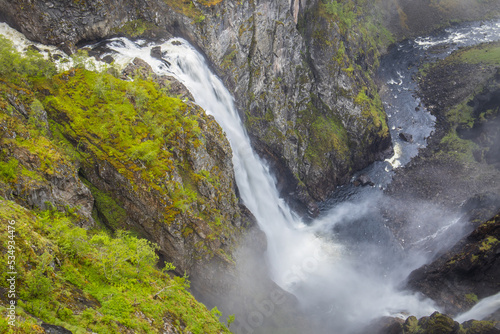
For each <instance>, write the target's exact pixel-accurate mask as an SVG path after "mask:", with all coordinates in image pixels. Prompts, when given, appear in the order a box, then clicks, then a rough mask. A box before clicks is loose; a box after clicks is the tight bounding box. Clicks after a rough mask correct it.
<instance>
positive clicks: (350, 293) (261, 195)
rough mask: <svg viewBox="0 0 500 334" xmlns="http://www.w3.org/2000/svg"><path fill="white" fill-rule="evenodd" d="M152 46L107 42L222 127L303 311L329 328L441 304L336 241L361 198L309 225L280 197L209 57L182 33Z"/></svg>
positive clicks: (277, 267) (273, 263)
mask: <svg viewBox="0 0 500 334" xmlns="http://www.w3.org/2000/svg"><path fill="white" fill-rule="evenodd" d="M153 46H154V45H148V44H146V43H143V44H141V42H140V41H139V42H132V41H130V40H127V39H125V38H117V39H113V40H110V41H109V42H107V45H106V47H107V48H109V49H111V50H113V51H114V52H116V54H113V57H114V58H115V60H116V62H118V63H120V62H121V63H128V62H129V61H130V60H132V59H133V58H135V57H139V58H141V59H143V60H145V61H146V62H147V63H149V65H151V67H152V68H153V70H154V71H155V72H156V73H157V74H167V75H172V76H174V77H176V78H177V79H178V80H179V81H180V82H182V83H183V84H184V85H185V86H186V87H187V88H188V90H189V91H190V92H191V94H192V95H193V97H194V99H195V101H196V103H197V104H198V105H200V106H201V107H202V108H203V109H204V110H205V111H206V112H207V113H208V114H210V115H213V116H214V117H215V119H216V120H217V122H218V123H219V124H220V125H221V127H222V128H223V130H224V131H225V133H226V136H227V138H228V139H229V141H230V144H231V147H232V150H233V164H234V171H235V178H236V183H237V186H238V189H239V192H240V195H241V198H242V200H243V202H244V204H245V205H246V206H247V208H248V209H249V210H250V211H251V212H252V213H253V214H254V216H255V217H256V219H257V222H258V224H259V227H260V228H261V229H262V230H263V231H264V232H265V234H266V236H267V240H268V249H267V262H268V266H269V268H270V271H271V275H272V277H271V278H272V279H273V280H274V281H275V282H276V283H277V284H278V285H280V286H281V287H282V288H284V289H285V290H288V291H289V292H291V293H293V294H295V295H296V296H297V297H298V298H299V300H300V301H301V303H302V305H303V306H304V308H305V309H308V310H312V311H313V312H315V313H316V315H317V314H319V316H320V317H325V318H328V319H330V321H332V324H329V326H337V327H339V326H340V328H342V329H343V330H346V328H347V327H346V326H349V325H348V324H352V323H356V322H357V323H360V322H361V321H362V320H370V319H373V318H376V317H378V316H382V315H398V314H402V313H401V312H403V313H405V312H407V313H408V314H414V315H417V316H418V315H421V316H423V315H428V314H430V313H432V312H433V311H434V310H435V307H434V306H433V304H432V303H431V302H430V301H429V300H423V299H422V298H420V297H419V296H418V295H416V294H412V293H408V292H401V291H399V290H398V289H396V288H395V286H396V284H398V283H400V281H397V282H396V281H395V280H394V278H393V277H392V278H391V277H388V276H387V275H384V274H383V273H382V272H383V270H377V267H379V266H380V265H379V264H378V262H377V261H378V260H377V261H374V263H373V264H371V265H369V266H368V267H364V264H363V263H360V262H359V261H357V260H356V258H355V257H353V256H352V254H351V253H350V252H349V251H347V250H346V247H345V246H346V245H345V244H342V243H341V242H340V241H338V240H337V241H335V240H332V239H331V237H330V236H329V235H330V234H331V232H328V229H329V228H331V227H332V226H333V225H334V224H335V223H339V224H340V223H341V221H342V220H343V219H349V217H351V218H352V215H353V214H354V215H355V216H357V217H358V218H359V217H361V216H359V214H361V213H363V211H364V210H363V209H362V208H363V203H361V204H360V206H357V205H356V204H352V203H350V204H346V206H343V207H342V208H337V209H336V210H332V211H331V212H330V213H329V214H327V215H326V216H325V217H323V218H321V219H318V220H316V221H315V222H314V223H313V224H311V225H306V224H304V223H303V222H302V221H300V219H299V218H298V217H297V216H296V215H295V214H294V213H293V212H292V211H291V209H290V208H289V207H288V206H287V204H286V203H285V201H284V200H283V199H281V198H280V197H279V194H278V190H277V188H276V185H275V180H274V178H273V177H272V175H271V173H270V171H269V168H268V166H267V165H266V164H265V163H264V162H263V161H262V160H261V159H260V158H259V157H258V156H257V155H256V154H255V152H254V151H253V149H252V147H251V144H250V139H249V137H248V135H247V133H246V131H245V128H244V126H243V123H242V121H241V119H240V117H239V114H238V111H237V109H236V108H235V105H234V101H233V98H232V96H231V94H230V93H229V91H228V90H227V89H226V88H225V87H224V85H223V83H222V82H221V80H220V79H219V78H218V77H217V76H216V75H214V74H213V73H212V72H211V71H210V70H209V67H208V66H207V64H206V62H205V60H204V58H203V56H201V55H200V54H199V53H198V52H197V51H196V50H195V49H194V48H193V47H192V46H190V45H189V44H188V43H187V42H186V41H184V40H182V39H180V38H175V39H172V40H169V41H167V42H165V43H163V44H162V45H161V49H162V51H163V56H162V59H157V58H153V57H151V56H150V51H151V49H152V47H153ZM339 210H340V211H339ZM356 213H357V214H358V215H356ZM365 213H366V212H365ZM372 253H376V252H375V251H372ZM377 256H378V257H379V258H382V257H385V255H384V254H378V253H377ZM373 258H375V256H374V257H373ZM363 267H364V268H363ZM321 321H322V320H321Z"/></svg>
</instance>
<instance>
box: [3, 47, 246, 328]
mask: <svg viewBox="0 0 500 334" xmlns="http://www.w3.org/2000/svg"><path fill="white" fill-rule="evenodd" d="M82 59H84V58H82V57H77V58H75V60H82ZM0 63H1V64H2V66H1V70H0V88H1V89H0V109H1V113H0V115H1V121H0V122H1V140H0V147H1V162H0V193H1V196H2V198H3V200H2V204H1V205H2V208H4V210H3V211H2V219H3V220H4V221H9V220H12V219H14V220H19V224H20V225H19V231H20V232H19V234H16V237H19V239H16V240H17V241H16V243H18V249H17V251H16V252H17V253H16V254H17V255H16V256H18V257H19V261H18V262H17V265H18V266H19V268H18V269H19V270H18V271H19V277H18V281H17V282H18V287H19V288H20V290H19V291H20V293H21V295H20V300H19V303H20V304H19V305H21V306H22V307H23V309H25V310H27V311H28V312H30V313H31V314H32V315H35V316H36V317H38V318H41V319H42V320H44V321H47V322H53V321H55V320H54V319H58V321H62V322H66V320H68V323H69V324H70V325H71V326H76V327H77V328H80V327H78V326H79V325H78V323H79V321H80V320H81V319H80V318H81V316H80V315H81V314H87V316H89V312H90V313H91V314H97V315H100V316H102V314H104V319H97V318H95V317H94V316H92V317H90V318H89V319H88V320H89V321H90V322H89V323H88V322H83V323H84V324H86V325H82V326H84V327H82V330H85V328H86V327H85V326H90V328H92V324H94V325H95V326H97V327H96V328H100V326H104V327H103V328H108V327H109V326H110V327H109V328H110V329H109V330H111V331H119V332H126V331H128V330H135V331H139V332H150V331H154V330H158V329H159V328H161V327H162V326H163V327H165V326H166V327H165V330H172V331H173V332H176V331H184V332H187V331H189V332H193V331H194V332H199V333H201V332H205V331H207V330H208V331H210V332H220V331H224V330H225V329H224V328H223V326H221V325H220V323H218V322H217V321H216V320H214V318H213V317H212V315H210V314H209V313H207V312H206V310H205V311H203V310H204V307H203V306H201V305H200V304H198V303H197V302H195V301H194V299H193V298H192V296H190V295H189V293H187V292H182V291H184V288H183V285H182V284H180V283H179V284H180V285H179V284H178V285H175V286H176V287H177V286H178V288H179V289H180V290H178V289H177V288H175V289H176V290H175V291H177V290H178V291H179V293H180V295H175V294H174V295H172V296H178V297H179V298H180V299H176V300H177V301H176V302H175V303H174V304H169V305H163V304H162V303H154V304H162V305H163V306H162V305H156V306H154V307H153V306H151V307H153V308H158V309H155V310H154V311H153V310H152V309H148V310H146V309H144V308H143V307H145V306H144V305H149V304H151V302H149V301H148V300H149V299H150V298H153V297H155V298H154V299H156V298H160V297H158V295H159V292H158V291H160V290H161V291H168V290H169V289H167V287H165V286H160V285H161V284H160V285H156V283H154V284H153V283H152V282H157V281H158V280H162V281H164V282H166V283H165V284H166V285H169V284H171V283H169V282H172V284H174V281H171V279H170V278H169V277H168V275H165V274H164V273H161V272H160V270H158V269H155V265H156V264H157V261H158V256H160V258H161V261H159V262H158V265H159V266H160V267H163V266H164V263H165V260H166V261H167V262H169V263H172V262H173V263H174V265H168V266H167V267H166V268H167V270H169V271H170V272H171V273H174V272H175V273H177V274H178V275H179V276H180V275H193V276H195V277H196V278H197V281H196V282H197V284H195V286H194V289H195V290H196V289H200V290H203V289H204V290H207V291H210V292H211V293H214V294H219V293H222V294H223V293H224V291H223V289H224V288H226V286H227V285H224V284H228V282H230V281H231V280H230V278H228V277H230V272H231V268H233V267H234V264H233V260H232V258H231V254H232V252H233V250H234V248H235V245H236V243H237V241H238V240H239V238H240V236H241V231H240V230H241V226H242V225H244V224H246V223H247V222H248V217H249V214H248V213H247V212H246V211H244V210H242V207H240V206H239V204H238V199H237V197H236V192H235V191H236V189H235V185H234V173H233V169H232V164H231V149H230V147H229V143H228V142H227V139H226V138H225V137H224V136H223V134H222V130H221V129H220V127H219V126H218V124H217V123H216V122H215V121H214V120H213V118H211V117H208V116H207V115H206V114H205V113H204V111H203V110H201V109H200V108H199V107H197V106H196V105H194V104H192V103H190V102H189V101H182V100H180V99H179V98H174V97H171V96H170V95H171V93H170V90H171V89H173V90H175V91H176V93H178V92H179V91H178V89H179V84H178V83H175V82H172V81H171V80H169V79H168V78H158V77H154V78H153V77H152V76H151V75H147V73H148V70H147V69H144V68H140V67H139V68H137V69H136V70H138V71H139V72H141V71H142V72H143V74H145V75H147V76H148V77H149V79H145V78H141V77H140V76H137V77H136V78H135V80H133V81H125V80H121V79H119V78H116V77H114V76H113V75H112V74H109V73H107V72H92V71H88V70H86V69H84V68H83V67H78V65H79V64H80V65H81V63H78V62H75V64H76V66H77V68H73V69H71V70H69V71H66V72H62V73H59V74H57V73H56V68H55V66H54V65H53V64H52V63H51V62H50V61H46V60H44V59H43V58H42V57H41V55H39V54H38V53H37V52H36V51H29V52H28V56H27V57H26V58H23V57H21V56H20V55H19V54H18V53H16V52H14V51H13V48H12V45H11V43H10V42H9V41H7V40H6V39H4V38H3V37H2V38H1V39H0ZM111 72H113V71H111ZM180 89H181V90H182V88H180ZM51 220H53V222H51ZM73 224H75V225H78V226H83V227H85V228H86V229H87V230H84V229H82V228H77V227H74V226H73ZM120 230H128V231H130V233H132V234H124V233H123V232H120ZM16 231H17V230H16ZM102 231H107V232H108V234H106V233H104V232H102ZM109 234H114V235H115V236H116V237H117V238H116V239H112V238H110V236H109ZM38 235H42V237H38ZM132 235H133V236H132ZM136 236H138V237H141V238H147V239H149V240H150V241H152V242H153V243H152V242H150V241H146V239H138V238H137V237H136ZM6 237H7V235H6V234H4V235H3V236H2V240H3V244H2V245H3V246H2V247H4V248H3V252H2V253H3V254H7V238H6ZM40 238H41V239H40ZM21 239H22V240H21ZM34 243H37V245H35V244H34ZM31 244H33V245H34V248H33V251H34V253H33V252H32V251H31V250H30V247H31V246H30V245H31ZM156 245H158V246H156ZM58 247H59V248H58ZM141 247H142V248H143V249H142V250H141V249H139V248H141ZM134 249H136V250H137V254H129V252H134ZM142 251H144V252H145V253H144V254H142V253H139V252H142ZM32 253H33V254H32ZM29 254H32V257H30V258H29V260H25V256H28V255H29ZM42 254H50V255H47V256H45V255H44V256H45V257H44V256H42ZM37 255H38V256H40V257H37ZM45 258H47V259H48V258H50V259H48V260H47V259H45ZM44 259H45V260H44ZM54 259H56V260H54ZM25 261H28V262H25ZM43 261H45V262H43ZM54 261H56V262H55V263H56V264H54ZM67 261H69V262H68V263H67V265H68V266H69V269H68V270H70V273H69V274H67V275H66V273H65V274H64V275H62V274H61V275H57V272H58V271H60V270H63V269H61V266H62V265H63V264H62V263H63V262H64V263H66V262H67ZM141 261H145V262H144V263H143V264H140V265H139V262H141ZM49 263H51V264H50V267H51V268H52V269H49V268H48V267H47V265H48V264H49ZM141 263H142V262H141ZM3 265H6V262H4V264H3ZM134 265H137V267H136V269H137V270H136V271H135V274H133V273H132V272H134V269H133V268H134ZM143 265H144V266H145V267H144V268H143V267H142V266H143ZM205 266H210V267H211V269H212V271H209V270H204V268H205ZM99 270H100V273H99V274H97V273H96V271H99ZM63 271H64V270H63ZM2 272H3V273H4V275H5V273H6V272H7V271H2ZM214 272H215V274H219V273H220V272H227V273H228V276H227V277H226V278H227V279H228V281H224V280H218V279H214V278H213V277H211V276H210V274H213V273H214ZM54 273H56V274H55V276H54ZM139 273H140V275H139ZM215 274H213V275H215ZM33 275H38V276H36V277H37V278H36V279H35V278H30V277H32V276H33ZM68 275H69V276H68ZM138 275H139V276H138ZM42 276H43V277H45V278H43V277H42ZM33 277H35V276H33ZM217 278H219V277H218V276H217ZM30 280H31V281H33V280H39V281H40V282H42V283H43V284H45V285H46V286H53V287H57V289H59V290H58V292H57V293H58V294H61V296H60V298H59V297H57V298H56V299H55V300H54V299H51V298H49V297H50V296H49V295H47V294H46V293H45V292H44V293H43V294H41V295H40V293H38V292H36V289H37V288H36V286H34V287H33V286H31V287H30V284H32V283H33V282H32V283H30V282H31V281H30ZM176 280H177V281H179V282H181V281H183V280H184V279H181V278H178V279H176ZM177 281H176V282H177ZM3 282H4V283H2V284H3V285H2V287H4V288H5V286H6V284H7V283H6V281H5V280H4V281H3ZM127 282H128V283H127ZM134 282H136V283H137V282H140V283H139V286H142V285H141V284H143V285H144V286H143V287H141V288H139V286H138V287H137V289H138V291H136V290H134V289H132V290H130V291H129V292H127V293H126V294H124V293H125V290H124V289H125V286H126V285H127V284H133V283H134ZM33 284H34V283H33ZM40 284H41V283H40ZM87 284H90V285H89V286H87ZM121 284H124V285H121ZM176 284H177V283H176ZM186 286H187V285H186ZM162 287H163V288H165V289H163V290H162ZM66 288H67V289H66ZM115 288H116V289H117V290H116V291H115V290H113V289H115ZM26 289H27V290H26ZM75 289H76V290H77V291H76V290H75ZM78 289H81V290H83V291H84V292H85V293H87V294H90V295H91V296H92V298H91V299H92V300H94V301H95V299H97V301H95V303H94V302H92V303H90V302H89V303H90V304H89V305H86V304H85V303H84V304H85V305H77V306H74V305H73V306H71V305H69V304H68V303H69V300H71V298H73V297H74V298H75V299H76V300H78V298H79V297H78V294H80V293H83V292H81V291H80V290H78ZM108 289H111V290H109V291H108ZM141 289H146V290H141ZM155 289H157V290H158V291H153V290H155ZM66 290H68V291H67V292H65V291H66ZM101 290H103V291H104V290H105V291H104V292H103V291H101ZM181 290H182V291H181ZM22 291H28V292H22ZM29 291H31V292H29ZM44 291H45V290H44ZM75 291H76V292H75ZM79 291H80V292H79ZM106 291H107V292H106ZM5 293H6V290H3V291H2V303H3V305H4V306H6V305H7V304H5V302H7V298H6V295H5ZM68 293H69V295H68ZM64 294H66V295H67V296H66V297H64ZM155 294H156V295H155ZM57 296H58V295H57ZM110 296H115V297H116V298H119V300H116V303H115V304H113V305H112V306H109V307H110V308H111V310H110V311H109V312H107V311H106V312H105V311H101V310H100V307H101V306H102V307H104V308H105V307H106V306H105V305H107V303H108V302H109V303H114V302H110V298H111V297H110ZM181 296H182V297H181ZM85 298H87V297H85ZM88 298H90V297H88ZM134 298H135V299H136V301H134ZM140 298H144V301H141V302H137V300H139V299H140ZM162 298H163V297H162ZM169 298H170V297H169ZM175 298H177V297H175ZM16 299H17V298H16ZM111 300H114V299H111ZM21 302H22V303H21ZM100 304H101V305H100ZM36 305H38V306H36ZM110 305H111V304H110ZM140 305H142V306H140ZM188 305H192V307H191V308H190V310H192V311H193V312H195V313H199V316H198V315H196V316H195V317H194V318H192V319H190V318H189V317H192V316H193V314H192V313H191V311H189V312H188V311H183V310H182V308H184V307H189V306H188ZM122 307H123V312H125V313H123V312H122V310H121V309H122ZM176 307H177V308H176ZM86 308H89V311H87V312H85V309H86ZM42 309H43V310H45V311H44V312H45V313H44V312H42V311H41V310H42ZM61 309H63V310H65V311H64V312H65V313H64V316H63V315H61V314H60V312H59V311H60V310H61ZM82 312H83V313H82ZM134 312H139V313H141V312H142V313H141V314H143V315H137V316H136V317H137V321H132V322H130V321H129V320H127V319H130V317H131V314H134ZM169 312H173V313H172V316H169V315H168V314H169ZM215 313H217V312H215ZM165 317H167V318H165ZM25 318H26V319H31V316H30V315H27V316H26V317H25ZM153 318H154V319H155V320H151V319H153ZM164 318H165V319H166V320H165V319H164ZM79 319H80V320H79ZM92 319H94V320H92ZM124 319H125V320H127V321H129V322H126V321H125V320H124ZM161 319H164V320H161ZM196 319H198V320H196ZM27 321H28V323H32V322H33V319H32V320H27ZM152 321H153V322H154V321H156V323H155V324H154V325H151V322H152ZM205 321H208V322H207V324H208V323H213V325H207V326H209V327H205V325H203V323H205ZM26 326H28V327H29V326H31V325H26ZM117 326H118V327H117ZM28 327H26V328H28ZM169 328H170V329H169ZM26 332H31V331H30V330H28V329H26Z"/></svg>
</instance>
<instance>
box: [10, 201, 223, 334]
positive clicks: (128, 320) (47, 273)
mask: <svg viewBox="0 0 500 334" xmlns="http://www.w3.org/2000/svg"><path fill="white" fill-rule="evenodd" d="M0 217H1V219H2V220H3V221H7V220H15V222H16V224H15V227H16V236H15V241H16V245H17V249H16V270H17V272H18V275H17V280H16V284H17V287H18V293H19V299H18V311H17V312H18V315H19V318H18V321H19V322H20V323H19V324H18V327H17V331H16V333H35V332H36V331H37V330H38V325H37V320H36V319H35V318H34V317H37V318H40V319H42V320H44V321H46V322H47V323H51V324H55V325H59V326H63V327H65V328H67V329H69V330H71V331H72V332H73V333H86V332H87V331H88V330H92V331H93V332H97V333H115V332H120V331H123V330H125V329H128V330H133V331H134V332H136V333H156V332H158V331H159V330H161V329H162V328H163V323H164V319H165V318H167V319H170V321H171V323H172V324H173V326H174V327H175V328H176V329H177V330H178V331H180V332H183V333H187V332H192V333H199V334H201V333H228V332H229V331H228V330H227V329H226V328H225V327H224V325H223V324H221V323H220V322H219V321H218V318H217V317H216V316H215V315H214V314H212V313H211V312H210V311H209V310H207V309H206V308H205V306H203V305H201V304H199V303H198V302H196V300H195V299H194V298H193V297H192V296H191V294H190V293H189V292H188V291H187V290H186V289H187V288H188V287H189V283H188V281H187V280H186V277H184V278H182V277H181V278H171V277H170V276H168V275H167V274H166V273H164V272H162V271H161V270H159V269H157V268H156V262H157V261H158V257H157V255H156V253H155V251H156V249H157V246H156V245H154V244H152V243H150V242H149V241H146V240H144V239H138V238H136V237H134V236H131V235H130V234H128V233H125V232H119V233H117V235H116V237H114V238H112V237H110V236H109V235H108V234H106V233H105V232H102V231H100V232H99V231H94V232H91V231H88V230H85V229H82V228H79V227H75V226H74V220H75V219H77V218H78V217H76V216H74V215H73V214H71V212H67V213H62V212H58V211H56V210H54V209H51V210H46V211H32V210H27V209H25V208H23V207H21V206H19V205H17V204H16V203H14V202H12V201H7V200H0ZM7 245H8V244H7V240H6V239H2V242H1V244H0V251H1V252H2V253H3V254H5V253H6V252H7ZM0 266H2V268H1V269H2V275H3V276H5V275H6V274H5V273H6V272H8V270H7V268H5V266H6V261H3V262H2V263H1V264H0ZM169 267H170V268H171V266H169ZM0 284H1V285H2V286H3V287H5V284H6V281H5V279H4V280H2V283H0ZM6 302H7V301H6V300H2V304H3V305H5V303H6ZM0 310H1V312H2V313H4V312H5V310H6V309H5V307H4V306H0ZM33 316H34V317H33ZM0 325H1V324H0ZM10 332H12V331H7V333H10Z"/></svg>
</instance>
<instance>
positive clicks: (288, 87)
mask: <svg viewBox="0 0 500 334" xmlns="http://www.w3.org/2000/svg"><path fill="white" fill-rule="evenodd" d="M332 6H333V7H332ZM335 6H336V2H330V3H323V2H317V1H310V2H307V1H303V2H299V1H295V2H294V3H293V6H292V4H291V3H289V2H288V1H251V2H237V1H193V2H191V1H188V2H186V1H184V2H182V1H174V0H167V1H148V2H144V1H122V2H118V3H117V2H113V3H112V4H108V3H107V2H106V1H81V2H72V1H53V2H50V3H46V2H42V1H35V2H26V3H24V2H9V1H7V0H3V3H2V6H1V8H2V17H4V18H5V19H7V20H8V22H9V23H11V24H13V26H14V27H17V28H19V29H20V30H21V31H22V32H23V33H25V34H26V35H27V36H28V37H29V38H31V39H34V40H38V41H41V42H44V43H50V44H56V45H61V44H64V46H65V47H66V49H67V50H68V49H70V50H74V44H76V43H78V42H82V41H86V40H95V39H99V38H103V37H106V36H110V35H113V34H117V33H120V32H122V33H123V32H127V31H129V30H130V27H136V28H137V27H140V28H142V29H143V31H147V32H149V33H150V36H151V35H156V36H158V35H159V34H160V33H159V32H158V31H163V33H165V31H167V32H169V33H170V34H172V35H179V36H182V37H184V38H186V39H188V40H189V41H190V42H191V43H193V44H194V45H195V46H197V47H198V48H199V49H201V50H202V51H203V52H204V53H205V55H206V56H207V58H208V60H209V62H210V63H211V65H212V66H213V67H214V69H215V70H216V71H217V73H219V75H220V76H221V77H222V78H223V80H224V81H225V83H226V85H227V87H229V88H230V89H231V90H232V92H233V94H234V97H235V99H236V102H237V105H238V106H239V110H240V112H241V114H242V116H243V119H244V120H245V124H246V126H247V129H248V131H249V133H250V135H251V137H252V139H253V141H254V146H255V148H256V149H257V151H258V152H259V153H260V154H261V155H262V156H263V157H265V158H266V160H267V161H268V162H269V163H270V164H271V165H272V167H273V168H274V170H275V171H276V174H277V178H278V183H279V186H280V189H281V190H282V193H283V194H284V195H285V196H286V197H288V198H290V199H294V200H296V201H297V203H299V205H298V206H297V208H298V209H300V208H305V207H306V206H307V205H309V210H310V211H311V210H312V211H314V210H315V208H314V204H313V203H314V201H319V200H323V199H325V198H326V196H327V194H328V193H330V192H331V191H332V190H333V189H334V187H335V186H337V185H339V184H341V183H345V182H346V181H347V180H348V179H349V176H350V175H351V174H352V173H353V172H354V171H356V170H359V169H361V168H363V167H365V166H367V165H368V164H369V163H370V162H372V161H374V160H375V159H380V158H382V157H383V156H384V154H387V153H388V152H387V150H390V138H389V137H390V136H389V132H388V130H387V126H386V122H385V113H384V112H383V108H382V106H381V103H380V100H378V98H377V96H378V94H377V89H376V87H375V85H374V84H373V81H372V79H371V77H372V76H371V74H373V70H374V68H375V67H374V66H376V62H377V57H378V53H379V50H378V47H377V44H382V45H387V42H388V40H383V39H381V38H379V37H380V34H379V33H378V32H377V29H378V28H377V27H376V26H375V25H372V24H371V22H369V21H367V20H365V17H366V16H367V15H366V14H367V13H366V12H365V9H366V8H365V7H367V5H363V6H354V5H353V4H351V3H349V4H346V5H344V4H341V5H340V6H338V7H339V8H337V7H335ZM368 8H369V7H368ZM346 13H347V14H349V13H350V14H349V15H351V16H350V19H349V21H345V20H344V16H345V15H344V14H346ZM379 28H381V26H380V27H379ZM136 30H140V29H136ZM351 31H352V32H351ZM377 36H378V37H377ZM381 41H382V42H381ZM379 42H381V43H379ZM382 48H383V46H382Z"/></svg>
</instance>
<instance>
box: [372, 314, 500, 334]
mask: <svg viewBox="0 0 500 334" xmlns="http://www.w3.org/2000/svg"><path fill="white" fill-rule="evenodd" d="M365 333H366V334H368V333H375V334H434V333H441V334H473V333H482V334H498V333H500V329H498V328H496V327H495V322H490V321H474V320H471V321H466V322H464V323H462V324H459V323H458V322H456V321H454V320H453V319H452V318H451V317H449V316H448V315H446V314H441V313H439V312H434V313H433V314H432V315H430V316H429V317H422V318H420V319H417V318H416V317H414V316H410V317H408V318H407V319H406V320H402V319H399V318H391V317H385V318H382V319H380V320H378V321H376V322H374V323H373V324H372V326H370V329H367V330H366V332H365Z"/></svg>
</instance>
